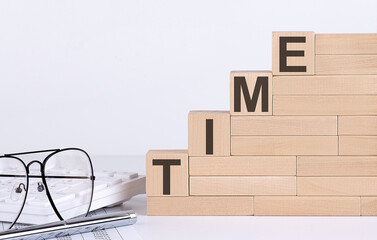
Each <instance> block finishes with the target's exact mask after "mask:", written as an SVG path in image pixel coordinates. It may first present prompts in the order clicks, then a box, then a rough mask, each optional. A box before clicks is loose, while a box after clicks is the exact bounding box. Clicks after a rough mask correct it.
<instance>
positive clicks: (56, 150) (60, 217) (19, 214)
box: [0, 148, 95, 229]
mask: <svg viewBox="0 0 377 240" xmlns="http://www.w3.org/2000/svg"><path fill="white" fill-rule="evenodd" d="M69 150H76V151H80V152H82V153H84V154H85V155H86V156H87V158H88V160H89V165H90V170H91V176H90V177H84V176H82V177H81V176H46V175H45V166H46V163H47V161H48V160H49V159H50V158H51V157H52V156H54V155H55V154H57V153H60V152H64V151H69ZM45 152H52V153H50V154H49V155H47V156H46V157H45V158H44V160H43V161H38V160H33V161H31V162H29V163H28V164H27V165H26V163H25V162H24V160H22V159H21V158H18V157H16V156H17V155H28V154H36V153H45ZM2 158H13V159H15V160H18V161H20V162H21V163H22V165H23V166H24V168H25V172H26V186H27V188H26V189H24V190H25V197H24V201H23V203H22V207H21V208H20V211H19V213H18V215H17V217H16V218H15V220H14V221H13V222H12V223H11V225H10V227H9V229H11V228H12V227H13V226H14V224H16V222H17V220H18V219H19V217H20V216H21V213H22V211H23V209H24V207H25V203H26V199H27V195H28V192H29V178H41V179H42V183H43V185H44V187H45V189H46V195H47V198H48V200H49V202H50V204H51V207H52V208H53V210H54V212H55V214H56V216H57V217H58V218H59V220H60V221H63V220H64V218H63V217H62V216H61V214H60V212H59V210H58V209H57V208H56V205H55V203H54V200H53V199H52V197H51V194H50V191H49V189H48V185H47V182H46V178H59V179H89V180H91V183H92V191H91V195H90V202H89V206H88V210H87V211H86V214H85V216H87V215H88V213H89V210H90V207H91V205H92V201H93V193H94V180H95V176H94V169H93V163H92V160H91V158H90V156H89V154H88V153H87V152H86V151H84V150H82V149H80V148H63V149H47V150H39V151H29V152H19V153H7V154H4V155H2V156H0V161H1V159H2ZM34 163H37V164H39V166H40V171H41V176H35V175H29V173H30V170H29V167H30V166H31V165H32V164H34ZM0 177H20V175H11V174H0ZM22 177H23V175H22Z"/></svg>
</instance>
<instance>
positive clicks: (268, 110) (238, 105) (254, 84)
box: [230, 71, 272, 115]
mask: <svg viewBox="0 0 377 240" xmlns="http://www.w3.org/2000/svg"><path fill="white" fill-rule="evenodd" d="M230 114H231V115H272V73H271V71H264V72H254V71H243V72H231V73H230Z"/></svg>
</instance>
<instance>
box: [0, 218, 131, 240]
mask: <svg viewBox="0 0 377 240" xmlns="http://www.w3.org/2000/svg"><path fill="white" fill-rule="evenodd" d="M136 219H137V217H136V214H135V213H134V212H133V211H123V212H116V213H110V214H104V215H99V216H92V217H80V218H73V219H69V220H66V221H58V222H53V223H48V224H43V225H34V226H30V227H25V228H21V229H15V230H7V231H4V232H0V240H4V239H7V240H34V239H49V238H57V237H63V236H68V235H73V234H78V233H85V232H91V231H98V230H103V229H108V228H114V227H121V226H127V225H132V224H134V223H135V222H136Z"/></svg>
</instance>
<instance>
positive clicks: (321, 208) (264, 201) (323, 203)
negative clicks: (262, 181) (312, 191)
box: [254, 196, 360, 216]
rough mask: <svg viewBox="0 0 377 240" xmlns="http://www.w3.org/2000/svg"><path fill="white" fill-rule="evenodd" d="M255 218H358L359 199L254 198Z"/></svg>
mask: <svg viewBox="0 0 377 240" xmlns="http://www.w3.org/2000/svg"><path fill="white" fill-rule="evenodd" d="M254 215H256V216H359V215H360V198H359V197H300V196H256V197H255V201H254Z"/></svg>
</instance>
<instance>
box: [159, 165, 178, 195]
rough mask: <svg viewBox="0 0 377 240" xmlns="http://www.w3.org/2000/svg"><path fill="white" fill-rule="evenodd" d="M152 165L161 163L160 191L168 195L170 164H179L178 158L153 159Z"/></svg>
mask: <svg viewBox="0 0 377 240" xmlns="http://www.w3.org/2000/svg"><path fill="white" fill-rule="evenodd" d="M152 165H162V185H163V188H162V192H163V194H164V195H170V166H172V165H181V160H180V159H153V162H152Z"/></svg>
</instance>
